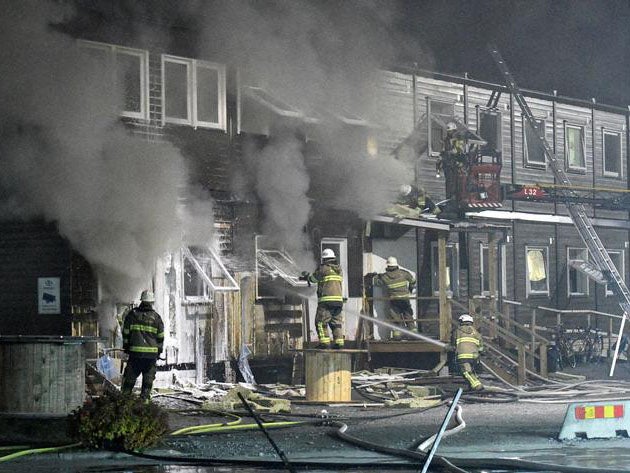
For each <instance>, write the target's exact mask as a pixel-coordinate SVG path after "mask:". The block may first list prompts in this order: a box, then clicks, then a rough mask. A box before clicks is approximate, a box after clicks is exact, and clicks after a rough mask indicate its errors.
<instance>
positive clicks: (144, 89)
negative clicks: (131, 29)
mask: <svg viewBox="0 0 630 473" xmlns="http://www.w3.org/2000/svg"><path fill="white" fill-rule="evenodd" d="M78 44H79V47H81V48H92V49H101V50H103V51H106V52H107V53H108V55H109V57H108V61H109V65H110V70H111V74H112V77H111V81H112V84H115V82H116V56H117V55H118V54H126V55H128V56H136V57H138V58H139V59H140V70H139V74H140V111H139V112H132V111H129V110H121V112H120V114H121V115H122V116H123V117H128V118H136V119H139V120H148V119H149V107H148V104H149V52H148V51H146V50H144V49H135V48H128V47H126V46H117V45H115V44H108V43H99V42H97V41H88V40H84V39H80V40H78Z"/></svg>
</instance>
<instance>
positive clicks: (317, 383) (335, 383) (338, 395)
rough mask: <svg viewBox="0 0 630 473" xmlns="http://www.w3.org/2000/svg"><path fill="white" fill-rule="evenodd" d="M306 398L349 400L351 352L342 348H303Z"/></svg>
mask: <svg viewBox="0 0 630 473" xmlns="http://www.w3.org/2000/svg"><path fill="white" fill-rule="evenodd" d="M304 361H305V366H306V374H305V376H306V400H307V401H324V402H331V401H334V402H343V401H350V399H351V394H352V393H351V389H352V375H351V371H350V367H351V361H352V354H350V353H344V351H342V350H305V352H304Z"/></svg>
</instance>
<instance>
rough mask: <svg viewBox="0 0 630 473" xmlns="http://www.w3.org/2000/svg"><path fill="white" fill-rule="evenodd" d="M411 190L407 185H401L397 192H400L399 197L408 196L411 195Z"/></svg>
mask: <svg viewBox="0 0 630 473" xmlns="http://www.w3.org/2000/svg"><path fill="white" fill-rule="evenodd" d="M412 190H413V189H412V188H411V186H410V185H409V184H403V185H402V186H400V189H398V192H400V193H401V195H409V194H411V191H412Z"/></svg>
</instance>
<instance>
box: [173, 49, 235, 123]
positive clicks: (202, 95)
mask: <svg viewBox="0 0 630 473" xmlns="http://www.w3.org/2000/svg"><path fill="white" fill-rule="evenodd" d="M162 103H163V121H164V122H165V123H179V124H184V125H192V126H194V127H204V128H218V129H221V130H225V129H226V90H225V66H224V65H222V64H215V63H212V62H206V61H200V60H197V59H188V58H182V57H176V56H167V55H163V56H162Z"/></svg>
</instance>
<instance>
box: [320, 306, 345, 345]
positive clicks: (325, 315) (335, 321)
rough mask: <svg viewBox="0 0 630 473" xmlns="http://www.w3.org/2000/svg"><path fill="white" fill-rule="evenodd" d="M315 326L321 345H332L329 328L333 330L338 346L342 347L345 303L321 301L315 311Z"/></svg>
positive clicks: (333, 338)
mask: <svg viewBox="0 0 630 473" xmlns="http://www.w3.org/2000/svg"><path fill="white" fill-rule="evenodd" d="M315 327H316V328H317V337H318V338H319V343H320V344H321V345H330V342H331V339H330V337H329V335H328V333H329V332H328V328H330V331H331V332H332V340H333V342H334V344H335V345H336V346H339V347H342V346H343V344H344V338H343V305H341V304H337V303H334V302H333V303H330V302H320V303H319V304H318V305H317V312H316V313H315Z"/></svg>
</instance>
